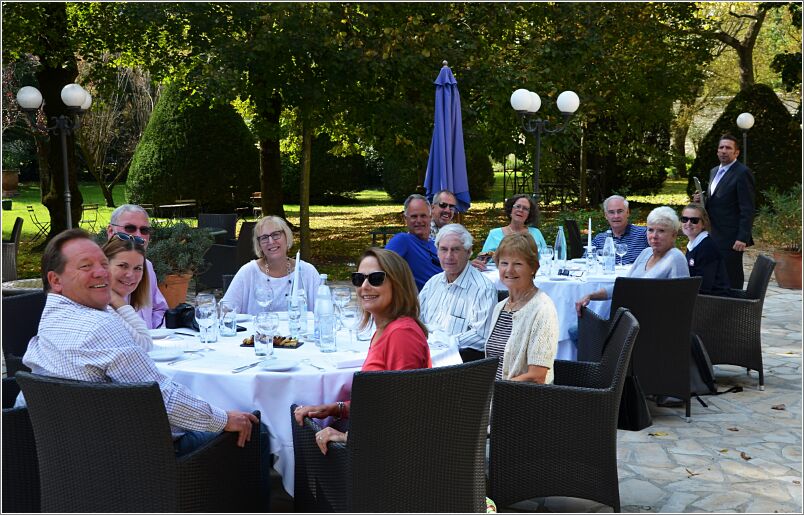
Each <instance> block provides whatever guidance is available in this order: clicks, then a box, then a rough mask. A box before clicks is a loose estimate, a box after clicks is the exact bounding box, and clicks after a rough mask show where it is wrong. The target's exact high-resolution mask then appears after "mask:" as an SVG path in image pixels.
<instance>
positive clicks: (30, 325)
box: [2, 291, 47, 377]
mask: <svg viewBox="0 0 804 515" xmlns="http://www.w3.org/2000/svg"><path fill="white" fill-rule="evenodd" d="M46 300H47V295H45V293H44V292H41V291H36V292H31V293H23V294H20V295H12V296H9V297H4V298H3V303H2V304H3V319H4V320H6V323H4V324H3V356H4V357H5V360H6V373H8V375H9V376H12V377H13V376H14V374H16V373H17V371H18V370H26V371H28V370H30V369H28V367H26V366H25V365H23V364H22V357H23V356H24V355H25V351H26V350H28V342H29V341H30V340H31V338H32V337H33V336H35V335H36V333H37V331H39V319H40V318H41V317H42V310H44V309H45V301H46ZM12 320H13V322H12Z"/></svg>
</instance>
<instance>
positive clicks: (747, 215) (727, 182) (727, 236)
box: [695, 134, 754, 289]
mask: <svg viewBox="0 0 804 515" xmlns="http://www.w3.org/2000/svg"><path fill="white" fill-rule="evenodd" d="M739 155H740V147H739V145H738V142H737V138H735V137H734V136H732V135H731V134H724V135H723V136H721V138H720V141H719V142H718V147H717V158H718V160H719V161H720V165H719V166H716V167H714V168H712V170H711V171H710V172H709V186H708V188H707V191H708V194H707V195H706V200H705V204H704V207H706V210H707V212H708V213H709V219H710V221H711V223H712V232H711V237H712V239H713V240H714V242H715V244H716V245H717V248H718V250H720V253H721V254H722V255H723V259H724V260H725V262H726V272H727V273H728V275H729V282H730V284H731V287H732V288H738V289H742V288H743V281H744V276H743V252H744V251H745V248H746V247H747V246H749V245H753V244H754V239H753V238H752V237H751V225H752V224H753V221H754V174H753V173H752V172H751V170H750V169H749V168H748V167H747V166H745V165H744V164H743V163H741V162H740V161H738V160H737V156H739ZM695 200H696V202H700V199H699V198H698V196H697V195H696V196H695Z"/></svg>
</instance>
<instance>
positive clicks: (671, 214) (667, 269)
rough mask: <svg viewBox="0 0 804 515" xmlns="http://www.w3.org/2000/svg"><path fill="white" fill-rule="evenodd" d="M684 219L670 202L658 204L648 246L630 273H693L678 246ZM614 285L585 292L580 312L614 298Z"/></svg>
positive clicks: (653, 275) (652, 214)
mask: <svg viewBox="0 0 804 515" xmlns="http://www.w3.org/2000/svg"><path fill="white" fill-rule="evenodd" d="M680 228H681V222H680V221H679V220H678V215H676V212H675V211H674V210H673V209H672V208H670V207H667V206H661V207H657V208H656V209H654V210H653V211H651V212H650V213H649V214H648V235H647V236H648V245H649V246H648V247H647V248H645V249H644V250H643V251H642V252H641V253H640V254H639V256H638V257H637V259H636V261H634V264H633V265H631V268H630V269H629V270H628V274H627V276H628V277H644V278H648V279H673V278H676V277H689V276H690V270H689V268H688V267H687V259H686V258H685V257H684V254H682V253H681V251H680V250H678V249H677V248H676V247H675V243H676V237H677V236H678V230H679V229H680ZM613 290H614V286H613V285H612V286H608V287H606V288H601V289H599V290H597V291H596V292H593V293H590V294H589V295H585V296H584V297H583V298H581V299H580V300H579V301H578V302H576V303H575V309H576V311H577V312H578V316H581V308H583V307H584V306H586V305H587V304H589V301H592V300H608V299H610V298H611V294H612V291H613Z"/></svg>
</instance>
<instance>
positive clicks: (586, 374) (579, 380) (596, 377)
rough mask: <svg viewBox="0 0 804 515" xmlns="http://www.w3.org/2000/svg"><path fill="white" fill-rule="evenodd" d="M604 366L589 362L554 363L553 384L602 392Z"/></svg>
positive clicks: (558, 361) (605, 386)
mask: <svg viewBox="0 0 804 515" xmlns="http://www.w3.org/2000/svg"><path fill="white" fill-rule="evenodd" d="M602 372H603V371H602V366H601V365H600V363H594V362H589V361H564V360H560V359H557V360H555V361H553V384H555V385H559V386H573V387H580V388H592V389H596V390H601V389H605V388H607V386H608V385H604V386H600V385H601V382H602V377H601V375H602Z"/></svg>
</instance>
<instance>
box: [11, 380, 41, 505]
mask: <svg viewBox="0 0 804 515" xmlns="http://www.w3.org/2000/svg"><path fill="white" fill-rule="evenodd" d="M7 389H8V391H9V393H11V392H13V393H15V394H16V393H17V392H19V387H18V386H17V383H16V381H14V379H13V378H3V513H13V512H19V513H39V512H40V511H41V509H40V500H39V495H40V491H39V461H38V459H37V457H36V442H35V440H34V434H33V429H32V428H31V419H30V417H29V416H28V408H11V407H6V395H7V392H6V390H7ZM9 397H10V395H9ZM15 397H16V395H15Z"/></svg>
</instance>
